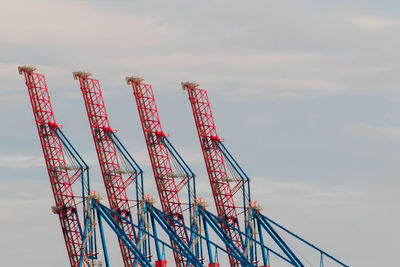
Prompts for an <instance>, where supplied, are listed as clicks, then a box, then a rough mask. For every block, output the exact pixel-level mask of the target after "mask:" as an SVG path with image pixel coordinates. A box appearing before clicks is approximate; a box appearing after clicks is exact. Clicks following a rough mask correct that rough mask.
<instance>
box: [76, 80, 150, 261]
mask: <svg viewBox="0 0 400 267" xmlns="http://www.w3.org/2000/svg"><path fill="white" fill-rule="evenodd" d="M73 76H74V79H75V80H79V83H80V88H81V91H82V95H83V99H84V102H85V107H86V111H87V116H88V119H89V124H90V128H91V132H92V135H93V140H94V144H95V147H96V151H97V157H98V160H99V164H100V168H101V173H102V176H103V180H104V185H105V188H106V192H107V197H108V201H109V205H110V209H111V210H112V211H113V212H115V213H116V214H119V215H121V216H122V217H123V218H125V219H126V220H121V219H119V220H118V224H119V227H120V228H121V229H122V231H123V233H124V234H125V235H126V236H127V237H128V239H129V240H131V241H132V242H133V243H134V244H135V243H137V242H138V239H137V235H136V233H135V229H134V227H133V226H132V224H131V223H129V222H132V213H131V212H132V211H131V208H132V207H131V205H130V203H129V199H128V193H127V188H128V186H129V185H130V184H132V183H135V185H136V201H137V214H138V217H139V207H138V203H139V201H140V199H141V198H142V196H143V192H142V188H143V180H142V171H141V169H140V167H139V166H138V165H137V164H136V162H135V161H134V160H133V158H132V157H131V156H130V154H129V153H128V152H127V150H126V149H125V147H124V146H123V145H122V143H121V142H120V141H119V139H118V138H117V137H116V135H115V133H114V132H115V130H112V129H111V127H110V123H109V120H108V116H107V111H106V108H105V104H104V100H103V95H102V92H101V88H100V83H99V81H98V80H96V79H92V78H90V77H89V76H90V74H89V73H86V72H74V73H73ZM118 240H119V245H120V249H121V254H122V258H123V262H124V265H125V267H132V266H136V264H137V259H136V258H135V255H134V253H132V251H131V250H129V249H128V247H127V246H126V243H125V242H123V240H122V239H121V238H119V239H118Z"/></svg>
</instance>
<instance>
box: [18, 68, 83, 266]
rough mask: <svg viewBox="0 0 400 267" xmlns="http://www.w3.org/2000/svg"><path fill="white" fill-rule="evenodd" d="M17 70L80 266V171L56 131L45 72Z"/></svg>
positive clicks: (58, 209) (67, 240) (56, 210)
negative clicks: (76, 190)
mask: <svg viewBox="0 0 400 267" xmlns="http://www.w3.org/2000/svg"><path fill="white" fill-rule="evenodd" d="M18 71H19V73H20V74H22V75H24V76H25V80H26V86H27V88H28V92H29V97H30V100H31V104H32V109H33V115H34V117H35V121H36V126H37V130H38V134H39V138H40V143H41V145H42V150H43V155H44V159H45V162H46V167H47V171H48V174H49V178H50V184H51V188H52V191H53V196H54V200H55V206H54V207H53V212H54V213H55V214H57V215H58V217H59V219H60V223H61V229H62V233H63V236H64V240H65V245H66V247H67V253H68V257H69V261H70V263H71V266H72V267H78V266H80V261H81V257H82V256H83V255H82V252H83V250H82V246H83V243H84V242H83V239H82V234H81V231H80V221H79V216H78V213H77V205H76V200H75V195H74V191H73V188H72V185H73V183H74V182H75V181H76V180H77V179H78V178H80V177H81V171H80V170H76V171H74V172H73V173H71V175H70V173H69V170H71V168H69V166H67V160H66V155H65V151H64V150H63V144H62V141H61V140H60V136H59V135H58V134H57V130H58V129H59V128H60V126H59V125H57V123H56V120H55V118H54V113H53V107H52V105H51V101H50V95H49V92H48V89H47V84H46V80H45V77H44V75H43V74H39V73H36V72H35V71H36V68H35V67H28V66H21V67H18Z"/></svg>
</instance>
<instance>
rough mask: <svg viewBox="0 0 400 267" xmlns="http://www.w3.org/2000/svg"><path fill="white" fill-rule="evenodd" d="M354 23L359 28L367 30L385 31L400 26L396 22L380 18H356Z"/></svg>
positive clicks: (353, 19)
mask: <svg viewBox="0 0 400 267" xmlns="http://www.w3.org/2000/svg"><path fill="white" fill-rule="evenodd" d="M352 21H353V23H354V24H355V25H356V26H357V27H359V28H361V29H365V30H383V29H388V28H391V27H394V26H398V25H399V22H398V21H396V20H390V19H384V18H378V17H376V16H364V17H354V18H352Z"/></svg>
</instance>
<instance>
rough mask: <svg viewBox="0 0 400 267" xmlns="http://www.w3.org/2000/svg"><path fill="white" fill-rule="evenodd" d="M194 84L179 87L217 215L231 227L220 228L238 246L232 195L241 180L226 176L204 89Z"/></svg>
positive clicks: (239, 246)
mask: <svg viewBox="0 0 400 267" xmlns="http://www.w3.org/2000/svg"><path fill="white" fill-rule="evenodd" d="M197 87H198V84H197V83H191V82H184V83H182V88H183V89H184V90H187V92H188V94H189V100H190V104H191V107H192V110H193V116H194V120H195V123H196V128H197V133H198V136H199V140H200V144H201V148H202V151H203V156H204V161H205V163H206V168H207V173H208V176H209V179H210V184H211V189H212V192H213V196H214V202H215V205H216V209H217V214H218V216H219V217H220V218H222V219H223V220H224V221H225V222H227V223H228V224H229V225H232V226H234V227H227V226H226V225H225V224H222V228H224V230H225V232H226V234H227V235H228V236H229V238H230V239H231V240H232V241H233V242H234V243H235V244H236V246H237V247H238V248H242V247H243V242H242V238H241V235H240V233H239V231H236V230H235V229H234V228H236V229H238V230H240V227H239V222H238V215H237V210H236V205H235V201H234V196H235V194H236V193H238V192H239V191H240V190H241V189H242V188H243V183H242V182H241V181H231V180H230V179H229V177H228V174H227V170H226V167H225V162H224V155H223V153H222V152H221V150H220V148H219V147H218V143H219V142H221V139H220V138H219V137H218V135H217V130H216V128H215V123H214V118H213V115H212V111H211V107H210V103H209V101H208V96H207V91H205V90H201V89H199V88H197ZM230 264H231V266H240V265H239V263H238V262H237V260H236V259H234V258H233V257H230Z"/></svg>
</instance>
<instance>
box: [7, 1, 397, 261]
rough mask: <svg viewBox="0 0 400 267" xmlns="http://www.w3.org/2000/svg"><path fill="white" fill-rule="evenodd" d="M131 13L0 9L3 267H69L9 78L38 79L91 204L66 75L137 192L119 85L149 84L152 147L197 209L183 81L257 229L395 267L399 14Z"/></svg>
mask: <svg viewBox="0 0 400 267" xmlns="http://www.w3.org/2000/svg"><path fill="white" fill-rule="evenodd" d="M134 2H139V1H123V0H120V1H74V0H68V1H50V0H49V1H42V0H34V1H33V0H32V1H28V0H20V1H6V0H3V1H1V8H0V95H1V98H0V120H1V125H2V126H1V131H0V136H1V138H0V147H1V150H0V170H1V172H0V179H1V180H0V226H1V227H0V247H1V250H0V258H1V259H2V260H1V261H2V264H1V265H2V266H40V267H50V266H61V267H63V266H68V262H67V257H66V252H65V247H64V243H63V240H62V236H61V233H60V231H59V225H58V220H57V218H56V217H55V216H54V215H53V214H52V213H51V211H50V206H51V205H53V197H52V195H51V191H50V186H49V181H48V176H47V173H46V170H45V166H44V161H43V156H42V152H41V148H40V143H39V139H38V136H37V132H36V128H35V124H34V120H33V116H32V110H31V106H30V102H29V98H28V93H27V90H26V87H25V84H24V80H23V77H22V76H19V75H18V73H17V66H18V65H21V64H29V65H35V66H37V67H38V69H39V72H40V73H44V74H45V75H46V79H47V84H48V86H49V90H50V95H51V98H52V102H53V107H54V110H55V116H56V120H57V121H58V123H59V124H62V125H64V132H65V133H66V134H67V135H68V136H69V138H70V140H71V141H72V142H73V143H74V144H75V145H76V147H77V149H78V151H79V152H80V153H81V155H82V156H83V157H84V158H85V159H86V160H87V161H88V162H89V163H90V165H91V168H92V169H93V176H92V179H93V182H94V185H95V186H96V187H98V188H101V190H102V188H103V185H102V183H101V179H100V176H99V168H98V165H97V159H96V155H95V150H94V147H93V145H92V140H91V136H90V131H89V127H88V122H87V118H86V113H85V110H84V105H83V100H82V97H81V93H80V90H79V85H78V83H77V81H74V80H73V78H72V71H76V70H88V71H90V72H92V73H93V77H95V78H97V79H99V80H100V82H101V85H102V89H103V93H104V98H105V102H106V106H107V110H108V113H109V117H110V121H111V125H112V127H113V128H114V129H117V130H118V134H119V136H120V139H121V140H123V142H124V143H125V144H126V146H127V147H128V149H129V151H130V152H131V153H132V154H133V155H134V157H135V158H136V159H137V161H138V162H139V164H141V165H142V166H143V168H144V170H145V179H146V185H147V188H154V184H153V176H152V172H151V170H150V168H149V161H148V158H147V151H146V147H145V143H144V139H143V135H142V132H141V128H140V124H139V118H138V115H137V111H136V110H135V109H136V106H135V103H134V101H133V96H132V93H131V89H130V88H129V87H128V86H127V85H126V84H125V81H124V77H125V76H127V75H141V76H143V77H144V78H145V80H146V81H147V82H149V83H151V84H152V85H153V88H154V90H155V96H156V100H157V104H158V106H159V112H160V117H161V120H162V124H163V128H164V131H165V132H167V133H169V134H171V141H172V142H173V143H174V144H175V146H176V147H177V148H178V149H179V151H181V152H182V153H181V154H182V155H183V156H184V157H185V159H186V160H187V161H188V162H189V163H190V164H191V166H192V167H193V169H194V170H195V172H196V173H197V174H198V176H199V178H198V179H199V180H200V182H201V186H199V189H200V192H204V193H205V192H206V191H209V189H208V188H209V187H208V181H207V179H206V177H205V175H206V171H205V168H204V166H203V161H202V156H201V151H200V146H199V142H198V139H197V136H196V132H195V128H194V122H193V120H192V114H191V110H190V106H189V103H188V100H187V95H186V93H185V92H183V91H182V90H181V89H180V82H181V81H186V80H196V81H198V82H199V83H200V85H201V88H204V89H207V90H208V94H209V98H210V101H211V104H212V108H213V112H214V115H215V121H216V124H217V130H218V132H219V135H220V137H222V138H224V139H225V145H226V146H227V147H229V148H230V150H231V152H233V154H234V156H235V157H236V158H237V159H238V161H239V162H240V163H241V165H242V166H243V167H244V168H245V170H246V171H247V173H248V174H249V175H250V176H251V177H252V188H253V198H254V199H257V200H258V202H259V203H261V205H262V206H264V213H265V214H266V215H267V216H269V217H271V218H274V219H276V220H277V221H279V222H281V223H282V224H283V225H285V226H287V227H289V228H290V229H292V230H293V231H294V232H296V233H298V234H300V235H302V236H303V237H305V238H306V239H308V240H310V241H312V242H313V243H315V244H317V245H319V246H320V247H321V248H323V249H326V250H327V251H328V252H330V253H332V254H333V255H335V256H337V257H338V258H340V259H341V260H343V261H344V262H345V263H347V264H349V265H351V266H400V261H399V259H398V251H399V250H400V245H399V242H398V240H399V237H400V234H399V229H398V226H399V223H400V214H399V208H398V205H399V203H400V197H399V193H398V188H399V186H400V181H399V173H400V91H399V83H400V75H399V73H400V64H399V60H400V53H399V47H400V34H399V31H400V15H399V10H400V2H399V1H365V0H363V1H348V0H347V1H345V0H343V1H319V2H318V1H223V0H219V1H140V3H134ZM117 256H119V255H118V254H117ZM116 266H117V265H116Z"/></svg>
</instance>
